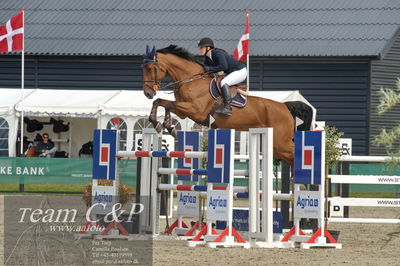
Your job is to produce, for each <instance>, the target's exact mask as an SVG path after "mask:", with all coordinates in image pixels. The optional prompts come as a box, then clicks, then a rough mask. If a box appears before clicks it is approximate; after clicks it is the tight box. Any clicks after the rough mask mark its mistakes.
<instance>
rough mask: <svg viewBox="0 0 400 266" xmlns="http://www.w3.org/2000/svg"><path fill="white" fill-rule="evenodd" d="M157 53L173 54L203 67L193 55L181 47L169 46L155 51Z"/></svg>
mask: <svg viewBox="0 0 400 266" xmlns="http://www.w3.org/2000/svg"><path fill="white" fill-rule="evenodd" d="M157 52H158V53H162V54H173V55H176V56H178V57H180V58H183V59H186V60H188V61H191V62H193V63H196V64H199V65H201V66H202V65H203V64H202V63H201V62H200V61H199V60H198V59H197V58H196V56H195V55H194V54H192V53H190V52H189V51H188V50H186V49H185V48H182V47H178V46H177V45H174V44H171V45H170V46H168V47H165V48H162V49H159V50H157Z"/></svg>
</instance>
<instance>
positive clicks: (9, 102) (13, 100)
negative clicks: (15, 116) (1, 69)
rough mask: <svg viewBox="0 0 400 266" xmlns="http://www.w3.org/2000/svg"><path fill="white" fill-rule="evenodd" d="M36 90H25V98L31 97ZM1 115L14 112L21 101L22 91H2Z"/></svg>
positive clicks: (0, 91)
mask: <svg viewBox="0 0 400 266" xmlns="http://www.w3.org/2000/svg"><path fill="white" fill-rule="evenodd" d="M33 91H34V90H33V89H26V90H24V96H25V97H26V96H28V95H30V94H31V93H32V92H33ZM0 95H1V98H0V114H4V113H9V112H10V111H12V110H14V106H15V105H16V104H17V103H18V102H19V101H20V100H21V98H22V91H21V90H16V89H0Z"/></svg>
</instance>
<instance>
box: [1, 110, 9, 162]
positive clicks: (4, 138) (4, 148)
mask: <svg viewBox="0 0 400 266" xmlns="http://www.w3.org/2000/svg"><path fill="white" fill-rule="evenodd" d="M8 131H9V128H8V123H7V121H6V120H5V119H4V118H2V117H0V157H8Z"/></svg>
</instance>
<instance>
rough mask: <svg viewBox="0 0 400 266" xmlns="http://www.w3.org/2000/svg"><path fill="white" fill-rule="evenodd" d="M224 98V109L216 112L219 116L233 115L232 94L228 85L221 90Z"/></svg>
mask: <svg viewBox="0 0 400 266" xmlns="http://www.w3.org/2000/svg"><path fill="white" fill-rule="evenodd" d="M221 92H222V98H223V100H224V108H222V110H221V111H216V113H217V114H219V115H223V116H230V115H232V107H231V92H230V90H229V86H228V84H225V85H224V86H222V88H221Z"/></svg>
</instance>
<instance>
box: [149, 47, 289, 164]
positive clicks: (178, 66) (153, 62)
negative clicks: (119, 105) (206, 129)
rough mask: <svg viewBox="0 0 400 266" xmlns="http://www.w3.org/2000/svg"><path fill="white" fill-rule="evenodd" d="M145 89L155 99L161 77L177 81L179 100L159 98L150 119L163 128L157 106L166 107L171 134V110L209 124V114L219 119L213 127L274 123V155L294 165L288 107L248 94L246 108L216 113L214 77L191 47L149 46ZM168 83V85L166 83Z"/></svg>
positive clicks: (243, 128) (166, 125)
mask: <svg viewBox="0 0 400 266" xmlns="http://www.w3.org/2000/svg"><path fill="white" fill-rule="evenodd" d="M142 67H143V92H144V94H145V95H146V97H147V98H149V99H152V98H153V97H154V96H155V95H156V93H157V90H158V89H159V88H160V86H161V81H162V80H163V79H164V78H165V77H166V76H168V77H169V78H170V79H171V81H172V82H170V83H169V84H168V85H167V86H169V85H173V86H174V87H175V88H174V96H175V101H170V100H164V99H156V100H154V101H153V107H152V109H151V112H150V116H149V121H150V122H151V123H152V124H153V126H154V128H155V129H157V131H158V132H160V131H161V130H162V126H161V124H160V122H158V121H157V108H158V107H159V106H162V107H164V108H165V119H164V123H163V126H164V128H166V129H167V130H168V132H169V133H170V134H171V135H176V132H175V129H174V128H173V127H172V123H171V115H170V112H172V113H174V114H176V115H177V116H178V117H180V118H181V119H184V118H186V117H188V118H190V119H192V120H193V121H195V122H196V123H198V124H202V125H206V126H208V124H209V116H210V115H212V117H213V118H214V119H215V122H214V123H213V128H220V129H235V130H238V131H247V130H249V128H260V127H272V128H273V129H274V137H273V150H274V157H277V158H280V159H283V160H285V161H287V162H288V163H289V165H293V157H294V155H293V149H294V144H293V135H294V129H295V128H294V127H295V124H294V118H293V117H292V115H291V112H290V111H289V109H288V107H287V106H286V105H285V104H283V103H280V102H276V101H273V100H269V99H265V98H261V97H255V96H250V95H249V96H247V97H248V100H247V104H246V105H245V106H244V107H243V108H236V107H232V115H231V116H228V117H226V116H221V115H218V114H215V113H213V112H212V111H213V108H214V106H215V105H216V104H217V100H215V99H214V98H213V97H212V96H211V94H210V93H209V84H210V82H211V79H212V77H210V75H208V74H205V73H204V67H203V65H202V64H201V63H199V61H197V58H196V57H195V56H194V55H193V54H191V53H189V52H188V51H187V50H185V49H183V48H180V47H177V46H176V45H170V46H168V47H166V48H163V49H160V50H157V51H156V50H155V47H153V50H152V51H150V49H149V47H147V49H146V54H145V56H144V61H143V65H142ZM164 87H166V86H164Z"/></svg>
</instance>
